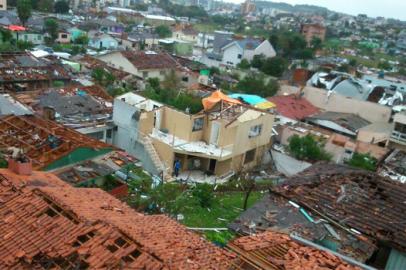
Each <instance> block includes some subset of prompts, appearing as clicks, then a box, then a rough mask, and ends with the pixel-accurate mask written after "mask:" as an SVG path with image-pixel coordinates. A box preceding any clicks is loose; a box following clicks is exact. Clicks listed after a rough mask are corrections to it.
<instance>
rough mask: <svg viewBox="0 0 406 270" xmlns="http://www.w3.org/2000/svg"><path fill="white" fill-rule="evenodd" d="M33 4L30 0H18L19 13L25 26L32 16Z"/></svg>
mask: <svg viewBox="0 0 406 270" xmlns="http://www.w3.org/2000/svg"><path fill="white" fill-rule="evenodd" d="M31 12H32V6H31V1H30V0H18V1H17V14H18V18H19V19H20V21H21V24H22V25H23V26H25V24H26V23H27V21H28V19H29V18H30V17H31Z"/></svg>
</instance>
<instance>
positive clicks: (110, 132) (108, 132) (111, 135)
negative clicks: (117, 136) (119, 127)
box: [106, 129, 113, 139]
mask: <svg viewBox="0 0 406 270" xmlns="http://www.w3.org/2000/svg"><path fill="white" fill-rule="evenodd" d="M106 137H107V139H111V138H112V137H113V131H112V130H111V129H108V130H107V134H106Z"/></svg>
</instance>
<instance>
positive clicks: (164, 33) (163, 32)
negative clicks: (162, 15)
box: [155, 25, 172, 38]
mask: <svg viewBox="0 0 406 270" xmlns="http://www.w3.org/2000/svg"><path fill="white" fill-rule="evenodd" d="M155 33H156V34H158V36H159V37H160V38H167V37H171V36H172V31H171V29H170V28H169V27H168V26H167V25H158V26H157V27H155Z"/></svg>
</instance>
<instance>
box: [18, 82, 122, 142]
mask: <svg viewBox="0 0 406 270" xmlns="http://www.w3.org/2000/svg"><path fill="white" fill-rule="evenodd" d="M14 97H15V99H16V100H18V101H19V102H21V103H23V104H25V105H27V106H29V107H31V108H32V109H33V110H34V111H35V112H36V113H38V114H39V115H42V116H43V117H44V118H46V119H49V120H53V121H56V122H58V123H60V124H62V125H64V126H65V127H69V128H73V129H75V130H76V131H78V132H80V133H82V134H86V135H88V136H90V137H93V138H95V139H97V140H101V141H103V142H106V143H112V141H113V129H114V124H113V120H112V114H113V98H112V97H111V96H110V95H109V94H108V93H107V92H106V91H105V90H104V88H103V87H101V86H98V85H92V86H77V85H70V86H66V87H63V88H48V89H42V90H35V91H27V92H21V93H16V94H14Z"/></svg>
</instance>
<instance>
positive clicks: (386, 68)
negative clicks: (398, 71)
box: [378, 61, 392, 70]
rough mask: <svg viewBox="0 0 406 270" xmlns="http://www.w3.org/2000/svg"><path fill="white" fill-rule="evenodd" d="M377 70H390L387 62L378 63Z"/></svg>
mask: <svg viewBox="0 0 406 270" xmlns="http://www.w3.org/2000/svg"><path fill="white" fill-rule="evenodd" d="M378 68H379V69H383V70H389V69H391V68H392V67H391V65H390V64H389V63H388V61H380V62H379V63H378Z"/></svg>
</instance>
